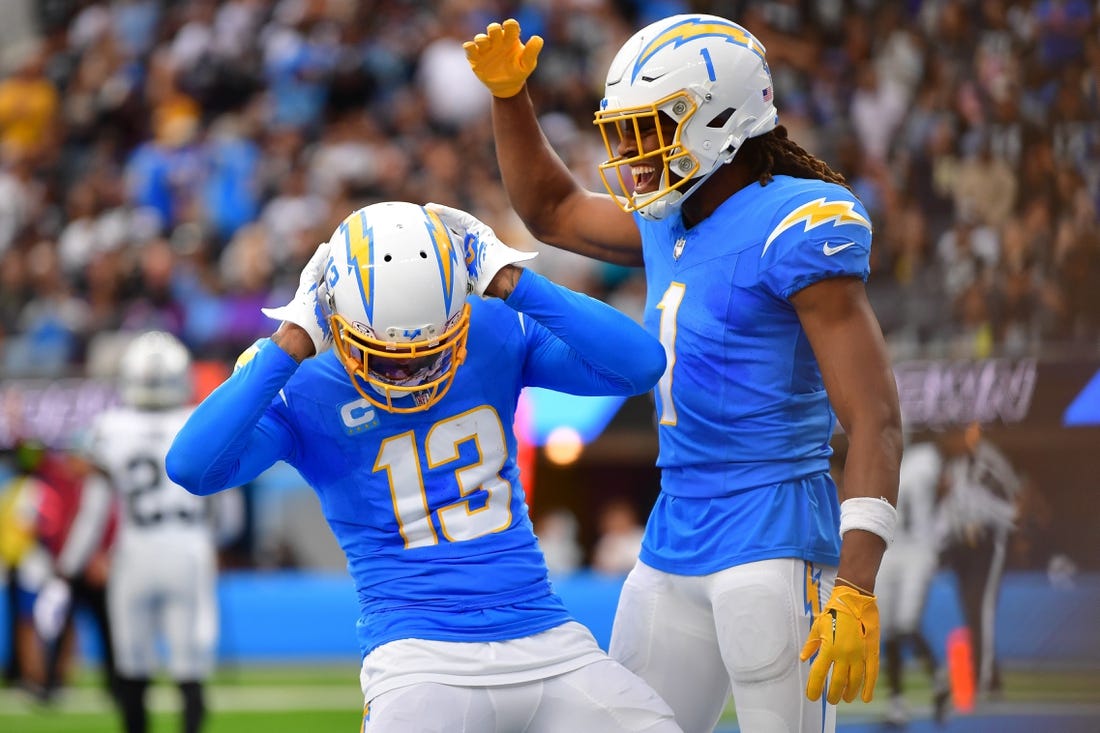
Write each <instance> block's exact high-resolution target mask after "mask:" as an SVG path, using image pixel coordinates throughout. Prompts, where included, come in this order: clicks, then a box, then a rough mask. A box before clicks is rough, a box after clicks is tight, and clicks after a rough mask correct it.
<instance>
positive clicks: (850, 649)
mask: <svg viewBox="0 0 1100 733" xmlns="http://www.w3.org/2000/svg"><path fill="white" fill-rule="evenodd" d="M878 645H879V623H878V606H877V605H876V604H875V596H868V595H864V594H862V593H860V592H859V591H858V590H856V589H855V588H850V587H848V586H846V585H837V586H834V587H833V595H832V596H830V597H829V602H828V603H826V604H825V608H824V609H822V611H821V615H819V616H818V617H817V618H816V619H814V623H813V626H811V627H810V636H809V638H808V639H807V640H806V644H805V645H804V646H803V647H802V654H801V655H799V656H800V657H801V658H802V661H803V662H805V661H806V660H807V659H809V658H810V657H812V656H813V655H814V652H817V659H815V660H814V661H813V664H811V665H810V679H809V680H808V681H807V683H806V697H808V698H810V699H811V700H817V699H818V698H819V697H821V691H822V689H823V688H824V686H825V675H827V674H828V673H829V667H832V668H833V674H832V677H831V678H830V680H829V695H828V700H829V703H830V704H831V705H836V704H837V703H838V702H840V699H841V698H842V697H843V698H844V702H852V701H853V700H855V699H856V693H857V692H859V689H860V685H862V686H863V696H862V697H863V702H871V698H872V697H873V696H874V694H875V680H877V679H878Z"/></svg>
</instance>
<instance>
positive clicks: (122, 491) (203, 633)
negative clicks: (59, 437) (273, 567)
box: [35, 331, 239, 733]
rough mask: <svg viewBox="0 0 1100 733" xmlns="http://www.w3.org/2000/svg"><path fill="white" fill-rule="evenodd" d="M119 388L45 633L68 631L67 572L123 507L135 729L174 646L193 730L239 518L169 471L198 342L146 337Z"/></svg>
mask: <svg viewBox="0 0 1100 733" xmlns="http://www.w3.org/2000/svg"><path fill="white" fill-rule="evenodd" d="M119 388H120V396H121V398H122V402H123V404H122V405H121V406H119V407H117V408H114V409H111V410H108V411H107V412H104V413H102V414H100V415H99V416H98V417H97V418H96V420H95V422H94V424H93V425H92V427H91V430H90V433H89V435H88V436H87V441H88V444H87V446H86V451H87V456H86V458H87V461H88V462H89V463H90V469H89V471H88V475H87V478H85V480H84V487H83V493H82V497H81V504H80V510H79V512H78V514H77V516H76V518H75V519H74V520H73V529H72V531H71V532H70V534H69V537H68V538H67V540H66V543H65V547H64V549H63V550H62V552H61V554H60V556H59V559H58V570H59V577H58V578H56V579H54V580H53V581H51V582H50V584H49V585H48V586H47V588H48V590H44V591H43V594H42V596H41V598H42V600H41V604H42V605H40V606H39V607H37V608H36V609H35V611H36V620H37V621H38V626H39V630H40V632H42V634H43V636H45V637H47V638H49V637H51V636H53V635H54V634H56V633H57V631H58V630H59V627H60V619H61V618H62V617H63V614H64V609H65V605H66V604H67V602H68V594H67V593H66V590H65V580H64V579H65V578H66V577H71V575H72V574H73V573H75V572H76V571H78V570H79V568H81V567H82V566H83V565H84V563H86V562H87V560H88V558H89V556H90V554H91V552H92V551H93V550H94V548H95V547H96V545H97V544H98V541H99V538H100V537H101V536H102V532H103V531H104V528H105V527H106V526H107V523H108V519H109V516H110V514H111V507H112V504H113V503H116V504H117V506H118V530H117V536H116V539H115V542H114V545H113V549H112V552H111V565H110V571H109V574H108V580H107V605H108V610H109V614H108V617H109V619H110V625H111V638H112V646H113V648H114V653H115V664H116V667H117V671H118V678H119V679H118V689H117V696H118V702H119V705H120V707H121V709H122V715H123V720H124V724H125V729H126V731H127V733H143V732H144V731H145V730H147V728H148V722H147V718H148V715H147V709H146V701H145V698H146V692H147V689H148V687H149V684H150V681H151V679H152V676H153V674H154V673H155V672H156V671H157V669H158V667H159V666H160V665H159V655H158V645H159V644H160V643H162V642H163V644H164V646H165V651H166V653H167V658H166V666H167V672H168V675H169V676H170V677H171V679H172V680H174V681H175V683H176V685H177V686H178V687H179V690H180V693H181V696H182V699H183V705H182V716H183V730H184V731H185V733H196V732H197V731H198V730H200V728H201V727H202V723H203V720H204V717H205V703H204V694H203V693H204V690H203V681H204V680H205V679H206V678H207V677H208V676H209V675H210V673H211V671H212V670H213V666H214V654H215V646H216V642H217V630H218V616H217V596H216V580H217V542H218V539H219V535H220V534H223V533H225V532H229V531H231V528H232V522H228V521H226V517H231V516H239V515H238V514H237V513H235V512H230V511H228V510H227V509H228V507H229V505H228V503H226V504H225V505H224V508H223V511H222V512H221V513H220V516H215V507H214V505H213V504H212V502H211V501H210V500H208V499H205V498H203V497H198V496H194V495H193V494H190V493H188V492H187V491H185V490H184V489H183V488H182V487H180V486H178V485H177V484H175V483H173V482H172V481H171V480H170V479H169V478H168V475H167V474H166V473H165V468H164V457H165V454H166V453H167V452H168V446H169V445H170V444H171V441H172V439H173V438H174V437H175V435H176V433H177V432H178V431H179V429H180V427H181V426H182V425H183V423H184V421H185V420H186V419H187V416H188V415H189V414H190V412H191V409H193V408H192V407H191V406H190V402H191V396H192V385H191V356H190V354H189V353H188V351H187V349H186V347H185V346H184V345H183V344H182V343H181V342H180V341H179V340H178V339H177V338H176V337H175V336H173V335H172V334H170V333H166V332H162V331H149V332H145V333H142V334H140V335H137V336H135V337H134V339H133V340H132V341H131V342H130V343H129V344H128V346H127V347H126V349H125V351H124V352H123V353H122V355H121V357H120V361H119ZM219 522H220V524H219Z"/></svg>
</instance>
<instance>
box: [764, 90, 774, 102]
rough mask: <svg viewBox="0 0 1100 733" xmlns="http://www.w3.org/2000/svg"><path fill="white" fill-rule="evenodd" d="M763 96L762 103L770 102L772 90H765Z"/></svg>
mask: <svg viewBox="0 0 1100 733" xmlns="http://www.w3.org/2000/svg"><path fill="white" fill-rule="evenodd" d="M763 94H764V101H765V102H770V101H772V88H771V87H768V88H767V89H765V90H764V92H763Z"/></svg>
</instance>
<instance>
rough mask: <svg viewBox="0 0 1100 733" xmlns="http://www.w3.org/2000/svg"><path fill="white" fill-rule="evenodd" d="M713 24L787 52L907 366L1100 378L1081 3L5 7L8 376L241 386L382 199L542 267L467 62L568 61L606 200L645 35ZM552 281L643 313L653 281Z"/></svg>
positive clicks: (565, 126)
mask: <svg viewBox="0 0 1100 733" xmlns="http://www.w3.org/2000/svg"><path fill="white" fill-rule="evenodd" d="M680 11H701V12H716V13H720V14H723V15H726V16H728V17H732V18H734V19H736V20H738V21H739V22H741V23H742V24H743V25H745V26H746V27H748V28H749V29H751V30H752V31H753V32H754V33H755V34H757V35H758V36H759V37H760V38H761V39H762V40H763V41H764V43H765V44H766V46H767V48H768V58H769V62H770V65H771V69H772V72H773V74H774V77H775V80H776V99H777V104H778V107H779V110H780V120H781V122H783V123H784V124H786V125H787V126H788V128H790V130H791V136H792V137H793V138H794V139H796V140H798V141H800V142H801V143H802V144H803V145H804V146H805V147H806V148H807V149H808V150H810V151H811V152H813V153H815V154H817V155H819V156H821V157H823V158H825V159H826V160H828V161H829V162H830V164H831V165H832V166H833V167H834V168H837V169H838V170H840V171H842V172H844V173H845V174H846V176H847V177H848V180H849V182H850V184H851V185H852V187H853V188H854V189H855V191H856V193H857V194H858V195H859V196H860V197H861V198H862V200H863V201H864V202H865V203H866V205H867V207H868V209H869V210H870V212H871V213H872V215H873V218H874V224H875V230H876V236H875V246H874V249H873V250H872V258H873V262H872V273H873V274H872V277H871V281H870V286H869V287H870V291H871V294H872V300H873V302H874V304H875V306H876V309H877V311H878V314H879V318H880V320H881V322H882V324H883V327H884V329H885V330H886V332H887V335H888V337H889V339H890V342H891V345H892V347H893V348H894V351H895V357H901V358H904V357H906V356H913V355H932V356H956V357H980V356H986V355H991V354H1010V355H1020V354H1028V355H1034V354H1037V353H1038V352H1039V350H1040V349H1042V350H1043V353H1053V352H1055V351H1058V352H1061V351H1064V350H1073V351H1074V353H1078V352H1081V353H1088V354H1095V353H1096V352H1097V351H1098V350H1100V287H1097V283H1100V228H1098V222H1097V213H1096V212H1097V203H1098V201H1100V114H1098V112H1100V23H1098V20H1100V8H1098V7H1097V5H1096V4H1095V3H1091V2H1088V1H1087V0H1033V1H1025V0H1018V1H1012V0H925V1H921V0H908V1H906V2H892V1H886V0H881V1H879V0H822V1H821V2H808V1H806V2H799V1H798V0H756V1H752V0H746V1H741V2H677V1H676V0H554V1H553V2H551V1H550V0H531V1H529V2H509V1H507V0H496V1H494V0H444V1H442V2H438V3H424V2H411V1H408V0H378V1H370V0H364V1H363V2H355V1H354V0H221V1H216V0H48V1H43V2H32V1H31V0H6V1H5V11H4V12H5V21H4V27H3V28H2V29H0V39H2V40H3V54H2V58H0V62H2V67H0V69H2V71H0V145H2V164H0V357H2V358H0V373H2V374H6V375H9V376H18V375H20V374H31V373H33V374H34V375H36V376H44V375H45V376H48V375H57V374H65V373H80V372H82V371H84V370H87V371H88V372H90V373H93V374H94V373H95V372H96V371H97V370H98V368H99V367H100V366H102V365H108V366H109V365H111V364H113V362H112V361H111V359H112V357H113V356H114V352H115V351H116V349H114V347H113V346H112V344H113V343H114V342H113V341H112V340H111V337H110V335H111V334H112V333H114V332H117V331H119V330H123V331H129V330H144V329H149V328H160V329H165V330H168V331H171V332H173V333H175V334H177V335H179V336H180V337H181V338H182V339H183V340H184V341H185V342H186V343H187V344H188V346H189V347H191V348H192V349H193V351H194V352H195V353H196V355H197V356H198V357H199V358H213V359H232V358H233V357H234V356H235V355H236V354H237V353H238V352H239V351H241V350H242V349H243V348H244V347H246V346H247V345H248V344H249V343H251V342H252V340H253V339H255V338H256V337H258V336H261V335H266V334H268V333H270V332H271V330H272V327H273V324H272V323H270V322H268V321H267V320H266V319H265V318H264V317H263V316H262V315H261V314H260V310H259V309H260V307H261V306H262V305H269V304H273V303H280V302H283V301H284V300H285V299H286V298H287V297H288V295H289V294H290V292H292V291H293V289H294V287H295V285H296V279H297V274H298V272H299V269H300V267H301V265H302V263H303V262H304V260H305V259H306V258H308V256H309V254H310V253H311V252H312V251H313V250H314V247H315V245H316V243H317V242H318V241H320V239H322V238H324V237H326V236H327V234H328V233H329V232H330V231H332V229H333V228H334V227H335V225H336V223H338V222H339V221H340V220H341V218H342V217H343V216H344V215H345V214H346V213H347V212H348V211H351V210H353V209H354V208H356V207H358V206H361V205H363V204H366V203H370V202H372V201H377V200H385V199H404V200H410V201H418V202H424V201H438V202H441V203H447V204H450V205H454V206H460V207H463V208H466V209H468V210H470V211H471V212H473V213H475V214H476V215H478V216H479V217H481V218H482V219H484V220H486V221H488V222H490V223H492V224H493V225H494V226H495V227H496V228H497V230H498V232H499V233H501V235H502V237H503V238H504V239H505V240H506V241H511V242H513V243H515V244H517V245H518V246H520V247H529V248H534V247H536V246H537V243H535V242H534V241H533V240H531V238H530V235H528V234H527V233H526V232H525V231H524V230H523V227H522V225H521V224H520V223H519V222H518V219H516V218H515V216H514V215H513V214H512V213H511V212H510V209H509V206H508V202H507V199H506V197H505V195H504V193H503V191H502V189H501V187H500V185H499V184H498V173H497V169H496V163H495V158H494V154H493V148H492V146H493V142H492V135H491V129H490V122H489V97H488V94H487V92H485V90H484V89H483V88H482V87H481V85H480V84H479V83H478V82H477V80H476V79H475V78H474V76H473V75H472V74H471V73H470V71H469V68H468V66H467V64H466V61H465V56H464V52H463V50H462V47H461V44H462V42H463V41H464V40H468V39H469V38H471V37H472V36H473V35H474V34H475V33H476V32H478V31H479V30H482V29H484V27H485V25H486V24H487V23H488V22H492V21H494V20H497V19H499V18H503V17H508V16H514V17H517V18H518V19H519V20H520V21H521V24H522V27H523V29H524V31H525V33H526V34H535V33H537V34H539V35H542V36H543V37H544V38H545V39H546V41H547V43H546V49H545V51H544V53H543V54H542V58H541V63H540V68H539V71H538V72H537V73H536V74H535V75H534V76H533V77H532V82H531V92H532V94H533V95H534V96H535V101H536V109H539V110H544V111H547V112H546V114H545V116H544V119H543V121H544V125H545V127H546V129H547V131H548V135H549V136H550V137H552V138H554V139H553V140H552V142H553V143H554V144H555V146H556V148H557V149H558V150H559V151H561V152H562V154H563V155H564V156H565V157H566V158H567V162H568V164H569V165H570V166H571V167H572V168H573V169H574V170H576V171H578V172H579V173H581V174H582V175H583V176H585V177H586V179H591V182H592V187H593V188H598V187H599V182H598V179H597V178H596V163H597V162H598V161H600V160H602V159H603V157H604V154H603V150H602V146H601V144H600V142H599V137H598V133H597V132H596V130H595V128H594V127H593V126H592V124H591V119H592V113H593V111H594V110H595V109H596V107H597V105H598V102H599V98H600V97H601V95H602V82H603V80H602V77H601V74H602V72H603V71H604V70H605V69H606V65H607V61H608V60H609V55H610V54H611V53H613V52H614V50H615V49H616V48H618V46H619V44H620V43H621V42H622V41H623V40H624V39H625V38H626V37H627V36H628V35H629V34H630V33H631V32H632V31H633V30H634V29H636V28H637V27H640V26H641V25H643V24H645V23H648V22H649V21H651V20H653V19H655V18H657V17H660V16H663V15H667V14H670V13H673V12H680ZM541 249H542V250H543V253H542V256H541V257H540V258H539V259H538V260H536V261H535V262H536V266H537V267H538V268H540V269H542V270H543V271H544V272H546V273H547V274H549V275H551V276H552V277H555V278H557V279H559V280H561V281H563V282H565V283H567V284H569V285H571V286H574V287H579V288H581V289H584V290H586V291H588V292H590V293H592V294H595V295H598V296H600V297H603V298H605V299H607V300H608V301H609V302H612V303H613V304H615V305H617V306H618V307H620V308H623V309H625V310H628V311H630V312H633V313H635V314H637V313H639V312H640V309H641V306H642V303H643V299H644V284H643V280H642V278H641V277H640V275H639V274H638V273H635V272H632V271H630V270H624V269H620V268H614V267H610V266H607V265H603V264H598V263H595V262H592V261H588V260H583V259H581V258H579V257H576V256H573V255H568V254H563V253H559V252H556V251H552V250H551V249H550V248H545V247H543V248H541Z"/></svg>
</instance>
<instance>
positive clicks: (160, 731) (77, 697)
mask: <svg viewBox="0 0 1100 733" xmlns="http://www.w3.org/2000/svg"><path fill="white" fill-rule="evenodd" d="M96 679H97V678H96V677H95V675H94V674H93V673H92V672H91V671H89V670H81V671H80V672H79V673H78V674H77V675H76V679H75V680H74V681H73V684H72V685H71V686H70V687H69V688H67V689H66V690H65V691H64V693H63V694H62V695H61V696H60V697H59V698H58V700H57V704H56V705H54V706H51V707H48V708H47V707H43V706H41V705H39V704H37V703H35V702H33V701H32V699H31V698H30V697H29V696H28V695H26V694H25V693H22V692H20V691H15V690H0V731H4V733H117V731H119V730H121V726H120V723H119V721H118V718H117V716H116V715H115V713H114V711H113V710H112V709H111V708H110V705H109V703H108V701H107V699H106V696H105V695H104V694H103V693H102V692H101V690H100V689H99V687H98V686H97V684H96ZM880 683H881V679H880ZM1005 689H1006V694H1005V699H1004V701H1003V702H1002V703H998V705H1006V706H1018V707H1020V708H1021V709H1023V708H1024V707H1027V706H1038V707H1041V708H1044V709H1055V710H1056V709H1059V708H1062V707H1073V706H1077V707H1080V706H1088V707H1089V708H1091V707H1093V706H1095V707H1096V709H1097V711H1098V712H1100V671H1090V672H1051V671H1043V672H1036V671H1009V672H1008V674H1007V676H1006V686H1005ZM906 690H907V693H906V694H907V698H908V700H909V702H910V703H911V704H912V706H913V708H914V710H915V711H916V712H918V714H919V713H920V711H921V710H922V708H927V707H928V700H929V698H930V690H929V688H928V684H927V682H926V680H925V679H924V678H923V677H922V676H921V675H918V674H917V673H916V672H913V673H911V674H910V675H909V677H908V679H907V687H906ZM885 698H886V692H885V689H884V688H883V687H881V686H880V688H879V690H878V693H877V694H876V699H875V701H874V702H872V703H871V704H870V705H863V704H855V705H851V706H842V708H841V712H840V716H839V719H840V722H841V723H842V724H843V723H845V722H856V721H869V720H875V719H879V718H880V717H881V716H882V714H883V713H884V711H885ZM149 699H150V704H151V707H152V709H153V711H154V712H153V716H152V726H151V733H174V731H176V730H178V727H179V724H178V719H177V715H176V710H177V707H178V701H177V698H176V691H175V689H174V688H173V687H172V686H171V685H170V684H168V683H166V682H158V683H157V685H156V686H155V687H154V688H152V690H151V692H150V698H149ZM208 705H209V708H210V716H209V719H208V724H207V726H206V729H205V733H291V732H294V733H300V732H301V731H337V732H338V731H345V732H346V733H353V732H354V731H357V730H358V729H359V723H360V707H361V705H362V702H361V698H360V695H359V682H358V669H356V668H355V667H354V666H316V667H302V666H269V667H239V668H238V667H233V668H225V669H222V670H220V671H219V672H218V674H217V675H216V676H215V678H214V679H213V680H212V682H211V684H210V687H209V697H208ZM723 725H724V726H725V727H724V728H721V729H720V730H732V729H733V726H735V718H734V716H733V714H732V711H731V712H730V713H729V714H727V716H726V717H725V718H724V720H723Z"/></svg>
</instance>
